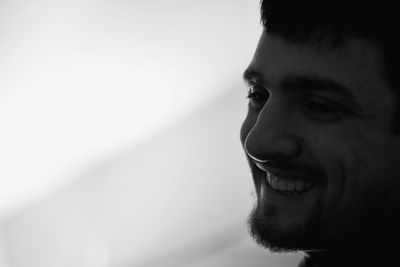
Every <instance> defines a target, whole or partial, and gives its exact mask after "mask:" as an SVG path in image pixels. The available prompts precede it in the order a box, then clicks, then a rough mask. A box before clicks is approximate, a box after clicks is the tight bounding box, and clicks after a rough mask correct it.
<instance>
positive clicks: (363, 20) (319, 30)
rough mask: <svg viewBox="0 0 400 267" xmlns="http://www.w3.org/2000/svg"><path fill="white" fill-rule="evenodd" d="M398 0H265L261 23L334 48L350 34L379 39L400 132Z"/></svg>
mask: <svg viewBox="0 0 400 267" xmlns="http://www.w3.org/2000/svg"><path fill="white" fill-rule="evenodd" d="M395 3H396V1H389V0H380V1H359V0H358V1H357V0H261V23H262V24H263V26H264V28H265V30H266V31H267V32H268V33H271V34H277V35H280V36H282V37H284V38H285V39H286V40H287V41H289V42H310V43H313V44H315V45H319V44H327V43H328V44H329V45H330V47H332V48H334V47H336V46H338V45H340V44H342V43H343V42H345V39H346V37H356V38H362V39H366V40H369V41H373V42H375V43H376V44H377V45H379V46H380V47H381V48H382V49H383V56H384V63H385V70H384V73H383V75H384V78H385V79H386V80H387V82H388V84H389V85H390V87H391V88H392V89H393V90H394V91H395V93H396V94H397V96H398V97H397V102H398V104H397V106H396V114H395V120H394V122H393V125H392V132H394V133H400V101H399V100H400V88H398V87H399V86H400V81H399V78H397V76H399V75H398V71H400V54H399V51H398V50H400V45H399V44H400V42H399V41H398V39H400V38H399V37H398V36H397V34H398V33H400V31H399V30H397V27H398V26H397V25H399V24H400V19H399V18H400V10H399V9H397V7H396V4H395Z"/></svg>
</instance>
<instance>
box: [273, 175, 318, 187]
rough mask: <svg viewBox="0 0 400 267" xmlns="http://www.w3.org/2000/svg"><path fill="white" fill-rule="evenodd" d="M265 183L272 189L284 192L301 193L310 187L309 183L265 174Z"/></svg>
mask: <svg viewBox="0 0 400 267" xmlns="http://www.w3.org/2000/svg"><path fill="white" fill-rule="evenodd" d="M267 181H268V184H269V185H270V186H271V187H272V188H273V189H275V190H279V191H286V192H302V191H305V190H307V189H309V188H310V187H311V186H312V183H311V182H309V181H304V180H288V179H283V178H278V177H276V176H273V175H272V174H270V173H267Z"/></svg>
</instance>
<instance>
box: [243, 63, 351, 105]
mask: <svg viewBox="0 0 400 267" xmlns="http://www.w3.org/2000/svg"><path fill="white" fill-rule="evenodd" d="M243 79H244V80H245V81H246V82H247V83H249V84H257V83H262V84H267V85H268V82H267V81H266V80H265V78H264V77H263V75H262V74H260V73H259V72H257V71H254V70H252V69H250V68H248V69H246V70H245V71H244V73H243ZM279 88H281V89H282V90H285V91H292V92H295V91H297V90H302V91H303V92H328V93H334V94H336V95H340V96H342V97H344V98H346V100H347V101H348V102H350V103H351V104H353V105H355V106H359V105H357V102H356V97H355V96H354V94H353V93H352V92H351V90H350V89H349V88H348V87H347V86H345V85H343V84H341V83H338V82H336V81H334V80H332V79H330V78H324V77H319V76H316V75H287V76H285V77H283V78H282V80H281V81H280V83H279Z"/></svg>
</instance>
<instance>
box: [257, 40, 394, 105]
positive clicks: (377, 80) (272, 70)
mask: <svg viewBox="0 0 400 267" xmlns="http://www.w3.org/2000/svg"><path fill="white" fill-rule="evenodd" d="M249 69H251V70H254V71H257V72H258V73H260V74H261V75H262V76H263V79H265V81H266V82H267V83H268V84H269V85H270V86H271V87H272V88H279V82H280V81H281V80H282V79H283V78H284V77H287V76H302V75H304V76H316V77H320V78H322V79H329V80H332V81H335V82H337V83H339V84H341V85H344V86H345V87H346V88H348V89H349V91H350V92H351V93H352V94H353V95H354V97H355V99H356V100H357V101H359V102H360V104H361V105H364V106H368V107H371V105H374V106H377V107H378V106H381V105H387V104H388V101H389V102H393V99H394V96H395V95H394V93H393V91H392V90H391V89H390V87H389V85H388V84H387V82H386V80H385V79H384V75H385V73H384V62H383V54H382V51H381V49H380V47H379V46H378V45H376V44H374V43H373V42H369V41H367V40H363V39H348V40H346V42H345V43H343V44H341V45H340V46H338V47H334V48H333V47H331V46H329V45H324V44H322V45H321V46H317V45H314V44H307V43H289V42H287V41H285V40H284V39H283V38H281V37H280V36H276V35H271V34H268V33H265V32H264V33H263V34H262V35H261V38H260V41H259V44H258V47H257V49H256V52H255V55H254V58H253V60H252V62H251V64H250V67H249Z"/></svg>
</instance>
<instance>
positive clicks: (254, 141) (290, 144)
mask: <svg viewBox="0 0 400 267" xmlns="http://www.w3.org/2000/svg"><path fill="white" fill-rule="evenodd" d="M249 137H250V136H247V138H246V139H245V141H244V150H245V152H246V154H247V155H248V156H249V157H250V158H251V159H252V160H254V161H257V162H260V163H265V162H267V161H270V160H275V159H291V158H295V157H297V156H298V155H299V154H301V151H302V146H303V145H302V143H303V142H302V141H301V139H300V138H297V137H296V136H288V135H277V136H275V137H274V138H271V136H270V138H268V139H267V138H265V136H264V138H262V139H261V136H259V138H256V136H252V137H251V138H249Z"/></svg>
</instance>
